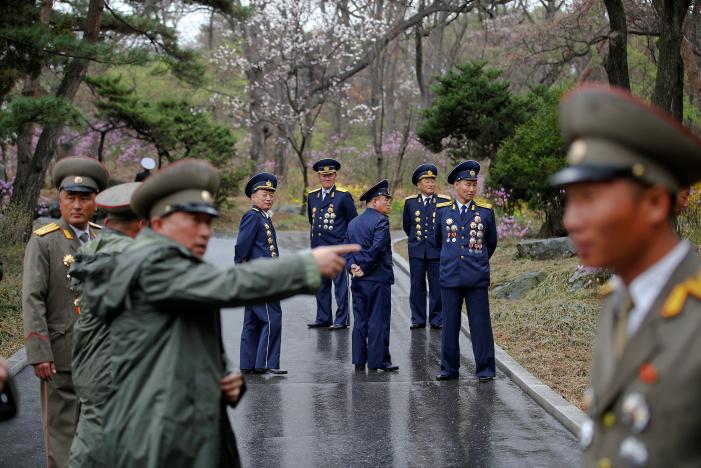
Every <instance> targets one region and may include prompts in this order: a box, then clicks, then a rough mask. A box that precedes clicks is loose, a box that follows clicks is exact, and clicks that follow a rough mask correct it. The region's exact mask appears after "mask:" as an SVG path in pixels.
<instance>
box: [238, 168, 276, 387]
mask: <svg viewBox="0 0 701 468" xmlns="http://www.w3.org/2000/svg"><path fill="white" fill-rule="evenodd" d="M276 189H277V178H276V177H275V176H274V175H273V174H270V173H269V172H261V173H260V174H256V175H254V176H253V177H251V180H249V181H248V183H247V184H246V189H245V192H246V196H247V197H249V198H250V199H251V202H253V206H252V207H251V209H250V210H248V211H247V212H246V213H244V215H243V217H242V218H241V224H240V226H239V234H238V236H237V237H236V249H235V256H234V262H236V263H245V262H248V261H250V260H255V259H256V258H276V257H277V256H278V255H279V254H280V251H279V250H278V247H277V237H276V234H275V227H274V226H273V220H272V218H271V217H270V214H269V210H270V208H272V206H273V199H274V197H275V190H276ZM281 339H282V308H281V307H280V302H269V303H266V304H258V305H251V306H248V307H246V310H245V311H244V316H243V331H242V332H241V350H240V351H241V362H240V364H241V371H242V372H243V373H244V374H266V373H270V374H277V375H283V374H287V371H286V370H284V369H281V368H280V341H281Z"/></svg>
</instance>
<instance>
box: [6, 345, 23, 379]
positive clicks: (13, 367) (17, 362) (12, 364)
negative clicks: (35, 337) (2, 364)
mask: <svg viewBox="0 0 701 468" xmlns="http://www.w3.org/2000/svg"><path fill="white" fill-rule="evenodd" d="M7 365H8V367H9V368H10V377H14V376H15V375H17V374H19V373H20V372H21V371H22V369H24V368H25V367H27V349H26V348H25V347H24V346H22V348H21V349H20V350H19V351H17V352H16V353H15V354H13V355H12V357H10V359H8V360H7Z"/></svg>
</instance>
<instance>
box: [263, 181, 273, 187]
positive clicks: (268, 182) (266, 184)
mask: <svg viewBox="0 0 701 468" xmlns="http://www.w3.org/2000/svg"><path fill="white" fill-rule="evenodd" d="M265 186H266V187H272V186H273V183H272V182H270V181H269V180H266V181H265Z"/></svg>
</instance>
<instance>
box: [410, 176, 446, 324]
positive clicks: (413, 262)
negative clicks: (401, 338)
mask: <svg viewBox="0 0 701 468" xmlns="http://www.w3.org/2000/svg"><path fill="white" fill-rule="evenodd" d="M437 176H438V168H437V167H436V166H435V165H433V164H422V165H420V166H419V167H417V168H416V170H415V171H414V174H413V175H412V176H411V182H412V183H413V184H414V185H416V186H417V187H418V189H419V193H418V195H411V196H409V197H406V201H405V202H404V217H403V222H402V227H403V228H404V232H405V233H406V235H407V237H408V246H409V272H410V273H411V274H410V276H411V291H410V292H409V304H410V306H411V325H410V327H409V328H411V329H412V330H414V329H416V328H423V327H425V326H426V278H427V277H428V287H429V293H430V300H429V303H428V321H429V323H430V324H431V328H436V329H440V328H441V324H442V316H441V286H440V282H439V259H440V256H441V246H440V245H439V244H437V243H436V204H438V203H445V202H449V201H450V197H449V196H448V195H442V194H438V195H436V177H437Z"/></svg>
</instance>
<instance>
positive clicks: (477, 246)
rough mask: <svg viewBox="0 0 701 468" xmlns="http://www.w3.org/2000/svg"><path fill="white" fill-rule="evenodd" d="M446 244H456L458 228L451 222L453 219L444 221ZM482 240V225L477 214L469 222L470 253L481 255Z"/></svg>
mask: <svg viewBox="0 0 701 468" xmlns="http://www.w3.org/2000/svg"><path fill="white" fill-rule="evenodd" d="M445 224H446V226H445V230H446V240H445V241H446V242H457V237H458V226H457V225H456V224H455V223H454V222H453V218H448V219H446V220H445ZM483 240H484V225H483V224H482V218H481V217H480V215H479V214H475V218H474V219H473V220H472V221H471V222H470V246H469V250H468V251H469V252H470V253H473V252H474V253H478V254H481V253H482V246H483V244H482V241H483Z"/></svg>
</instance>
